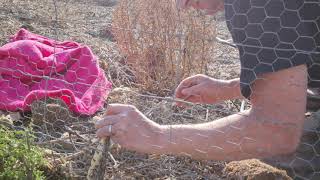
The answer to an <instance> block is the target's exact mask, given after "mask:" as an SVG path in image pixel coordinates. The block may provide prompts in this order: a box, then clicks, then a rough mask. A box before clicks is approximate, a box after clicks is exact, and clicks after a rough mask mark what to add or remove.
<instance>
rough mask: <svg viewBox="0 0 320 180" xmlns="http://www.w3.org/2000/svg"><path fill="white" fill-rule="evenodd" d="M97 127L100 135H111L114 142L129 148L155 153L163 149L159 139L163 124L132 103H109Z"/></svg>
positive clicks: (102, 136)
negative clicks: (152, 119)
mask: <svg viewBox="0 0 320 180" xmlns="http://www.w3.org/2000/svg"><path fill="white" fill-rule="evenodd" d="M96 128H97V129H98V130H97V136H98V137H100V138H104V137H110V138H111V139H112V141H113V142H115V143H117V144H119V145H120V146H121V147H124V148H126V149H129V150H134V151H137V152H143V153H154V152H157V150H159V149H161V144H160V142H159V141H158V137H159V135H160V134H161V131H162V129H161V126H160V125H159V124H157V123H155V122H153V121H151V120H150V119H148V118H147V117H146V116H144V115H143V114H142V113H141V112H140V111H139V110H138V109H137V108H136V107H134V106H131V105H123V104H110V105H108V108H107V111H106V114H105V116H104V118H103V119H101V120H99V121H97V123H96Z"/></svg>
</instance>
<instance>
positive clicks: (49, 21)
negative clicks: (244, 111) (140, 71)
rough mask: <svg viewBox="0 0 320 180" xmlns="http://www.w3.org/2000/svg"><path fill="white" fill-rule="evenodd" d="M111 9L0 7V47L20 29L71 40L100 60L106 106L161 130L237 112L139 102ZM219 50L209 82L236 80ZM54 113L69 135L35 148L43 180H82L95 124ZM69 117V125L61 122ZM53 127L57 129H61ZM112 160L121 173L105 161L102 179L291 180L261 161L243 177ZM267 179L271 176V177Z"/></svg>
mask: <svg viewBox="0 0 320 180" xmlns="http://www.w3.org/2000/svg"><path fill="white" fill-rule="evenodd" d="M114 2H115V1H112V2H111V1H103V0H90V1H86V0H56V1H50V0H26V1H20V0H0V29H1V30H0V45H3V44H5V43H6V42H7V41H8V37H9V36H10V35H13V34H15V33H16V32H17V31H18V30H19V29H20V28H21V27H23V28H26V29H28V30H30V31H32V32H34V33H37V34H41V35H44V36H47V37H50V38H54V39H58V40H61V41H63V40H74V41H77V42H80V43H84V44H87V45H88V46H89V47H90V48H92V50H93V51H94V53H95V54H96V55H97V56H98V57H99V61H100V65H101V67H102V68H104V70H105V71H106V74H107V77H108V79H109V80H111V81H112V83H113V84H114V89H115V90H114V91H113V92H112V93H111V94H110V98H109V102H110V103H129V104H133V105H135V106H137V108H138V109H139V110H141V111H142V112H143V113H144V114H145V115H146V116H147V117H149V118H150V119H152V120H154V121H156V122H158V123H160V124H189V123H202V122H208V121H212V120H215V119H217V118H219V117H224V116H227V115H230V114H232V113H234V112H237V111H238V109H239V104H240V103H239V102H238V101H235V102H229V101H228V102H225V103H221V104H217V105H212V106H206V105H201V106H200V105H196V106H194V107H192V108H191V109H189V110H181V109H177V108H174V107H173V106H172V102H170V101H166V100H161V99H159V98H150V97H146V96H141V94H145V95H155V94H150V93H148V92H141V91H139V90H138V89H137V88H135V86H134V83H133V82H132V81H131V79H130V75H128V74H127V72H126V68H128V67H126V66H125V65H123V64H122V63H121V62H120V61H121V59H122V56H121V55H120V54H119V52H118V50H117V47H116V42H115V41H114V39H113V36H112V32H111V23H112V19H111V18H112V12H113V10H114V7H115V6H114V5H115V4H116V3H114ZM217 19H218V22H219V24H218V26H217V28H218V30H217V32H218V36H219V37H221V38H222V39H230V35H229V33H228V31H227V29H226V25H225V23H224V21H223V15H218V16H217ZM57 20H58V21H57ZM216 46H217V47H216V52H215V54H213V56H214V57H215V58H214V59H215V61H214V62H211V64H210V65H209V74H208V75H210V76H212V77H214V78H222V79H231V78H235V77H238V75H239V67H240V65H239V61H238V52H237V50H236V49H235V48H233V47H230V46H226V45H223V44H219V43H217V44H216ZM55 104H59V103H57V102H54V101H50V102H45V103H42V104H41V102H40V103H38V104H35V105H34V106H33V113H32V114H30V113H24V114H22V115H21V117H19V118H18V119H19V120H20V121H26V120H27V119H29V120H30V118H31V119H32V118H33V119H38V122H39V121H40V122H41V120H42V119H41V118H43V117H38V116H37V114H38V115H39V114H40V115H41V113H42V111H41V110H39V109H43V108H39V107H45V109H51V111H55V110H54V109H55V108H56V105H55ZM59 107H60V106H59ZM62 107H63V106H62ZM52 109H53V110H52ZM55 112H59V113H58V114H57V113H54V114H53V115H52V116H54V117H56V115H58V116H61V118H62V119H66V122H64V125H66V126H67V127H69V128H70V129H71V131H72V133H73V134H72V133H71V134H72V135H70V132H69V134H68V133H67V132H66V130H65V129H60V130H59V131H57V130H56V129H54V132H55V133H56V134H55V135H53V134H51V135H52V136H54V137H56V139H46V138H43V139H42V140H41V142H39V145H40V146H42V147H44V148H46V150H47V151H48V152H49V153H48V159H50V161H51V163H52V167H51V169H50V171H49V172H48V173H47V177H48V179H61V178H62V177H69V178H71V179H85V176H86V172H87V171H88V167H89V165H90V161H91V158H92V155H93V153H94V150H95V147H96V145H97V139H96V138H95V134H94V127H93V123H92V119H91V118H87V117H86V118H83V117H74V116H72V115H71V114H68V112H66V111H64V110H61V109H60V110H59V111H55ZM66 114H67V116H68V117H66ZM98 115H99V113H98ZM50 116H51V115H50V114H47V116H46V117H44V118H45V121H50V120H49V119H50ZM37 125H38V127H40V129H38V131H39V132H41V133H42V134H45V132H44V131H42V130H41V126H42V124H41V123H40V124H37ZM53 126H54V125H53ZM56 126H59V124H58V125H56ZM70 129H69V130H70ZM71 136H72V138H73V140H74V143H72V142H70V141H69V139H72V138H70V137H71ZM112 154H113V156H114V158H115V159H116V160H117V161H118V163H119V165H118V166H117V167H114V166H113V161H111V160H108V162H107V163H108V164H107V172H106V177H105V179H223V178H224V179H237V178H235V176H231V175H230V174H232V173H234V171H238V170H239V169H240V170H239V171H238V172H237V173H235V174H237V177H238V178H239V177H240V179H241V177H242V176H241V174H245V175H243V177H251V176H250V175H248V174H250V173H251V174H252V176H254V175H255V174H259V175H261V173H257V171H261V169H266V171H268V173H266V174H267V177H269V178H267V179H278V175H279V176H280V175H281V176H282V177H284V178H283V179H289V178H288V177H286V176H285V173H284V172H282V171H281V172H280V171H278V170H277V169H274V168H272V167H269V166H268V167H266V166H265V165H264V164H261V163H260V162H258V161H253V162H252V163H253V164H254V166H255V167H260V169H259V168H254V167H251V166H249V167H250V168H249V169H248V167H247V166H245V165H243V166H242V165H240V167H243V169H242V168H239V167H238V166H236V165H235V164H231V165H228V166H227V168H226V169H225V170H223V169H224V168H225V167H226V163H225V162H216V161H196V160H192V159H191V158H188V157H175V156H167V155H162V156H154V155H146V154H138V153H135V152H130V151H127V150H123V149H121V150H118V149H115V150H114V151H113V152H112ZM245 163H246V164H248V163H247V162H245ZM235 169H238V170H235ZM257 169H258V170H257ZM249 170H250V171H249ZM228 171H230V173H228ZM262 171H263V170H262ZM54 172H55V173H57V174H55V173H54ZM239 173H240V174H239ZM270 173H271V174H272V173H274V174H276V175H275V176H269V175H270ZM61 174H63V175H61ZM268 174H269V175H268ZM262 176H264V175H262ZM231 177H232V178H231ZM259 177H260V176H259ZM244 179H259V178H244Z"/></svg>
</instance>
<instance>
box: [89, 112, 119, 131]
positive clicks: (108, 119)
mask: <svg viewBox="0 0 320 180" xmlns="http://www.w3.org/2000/svg"><path fill="white" fill-rule="evenodd" d="M120 116H121V115H109V116H105V117H104V118H102V119H100V120H99V121H97V122H96V123H95V127H96V128H97V129H99V128H102V127H104V126H108V125H114V124H116V123H117V122H119V121H120V118H121V117H120Z"/></svg>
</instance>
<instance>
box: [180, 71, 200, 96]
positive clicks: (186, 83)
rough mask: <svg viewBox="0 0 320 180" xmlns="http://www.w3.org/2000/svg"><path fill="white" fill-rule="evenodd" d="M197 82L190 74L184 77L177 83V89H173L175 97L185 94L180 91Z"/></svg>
mask: <svg viewBox="0 0 320 180" xmlns="http://www.w3.org/2000/svg"><path fill="white" fill-rule="evenodd" d="M196 83H197V79H196V78H195V77H194V76H192V77H188V78H186V79H184V80H183V81H181V83H180V84H179V85H178V87H177V89H176V90H175V97H176V98H183V97H184V96H185V95H184V94H183V93H182V91H183V90H184V89H186V88H189V87H191V86H193V85H195V84H196Z"/></svg>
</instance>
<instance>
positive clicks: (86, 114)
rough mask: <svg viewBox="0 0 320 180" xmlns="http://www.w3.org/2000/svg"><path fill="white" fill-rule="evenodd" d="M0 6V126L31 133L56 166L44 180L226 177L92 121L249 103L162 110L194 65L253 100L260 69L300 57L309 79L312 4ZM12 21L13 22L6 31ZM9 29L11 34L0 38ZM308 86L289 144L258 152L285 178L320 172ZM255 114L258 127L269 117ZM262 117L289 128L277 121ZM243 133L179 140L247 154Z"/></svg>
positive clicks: (318, 23) (315, 47) (214, 111)
mask: <svg viewBox="0 0 320 180" xmlns="http://www.w3.org/2000/svg"><path fill="white" fill-rule="evenodd" d="M0 2H1V3H2V5H1V6H0V9H1V12H0V21H1V23H2V24H3V25H2V26H3V28H2V29H3V32H1V33H2V34H1V36H3V37H1V41H0V42H1V45H3V46H2V48H1V49H0V59H1V61H2V62H1V61H0V63H1V64H0V69H1V71H0V73H1V81H0V82H1V90H0V94H1V98H0V99H1V103H0V107H1V110H2V111H1V113H2V117H1V124H3V125H5V126H6V127H9V128H11V129H14V130H25V129H28V128H31V129H32V130H31V132H30V134H32V135H34V136H35V142H34V144H35V145H37V146H39V147H42V148H43V151H45V152H46V158H47V159H48V160H49V161H50V163H51V164H52V167H53V168H52V169H54V171H55V172H58V171H59V172H60V171H61V172H63V173H62V174H64V175H62V174H59V175H57V174H54V173H53V171H52V172H51V173H52V174H50V173H49V175H48V176H47V177H48V178H49V179H50V178H51V179H57V178H58V179H59V178H61V179H64V178H66V177H71V178H74V179H77V178H78V179H85V178H91V179H101V178H105V179H111V178H113V179H133V178H138V179H144V178H145V179H155V178H159V179H170V178H173V179H197V178H198V179H222V178H228V177H224V176H223V174H222V169H223V168H224V167H225V163H224V162H221V161H209V160H207V161H197V160H193V159H192V156H191V159H190V157H189V156H190V155H188V153H186V152H181V154H185V155H187V156H170V155H162V156H157V155H145V154H139V153H135V152H132V151H129V150H125V149H121V148H119V146H116V145H115V146H113V147H112V148H110V147H108V143H107V142H105V141H100V140H99V139H98V138H97V137H96V135H95V132H96V129H95V127H94V123H95V121H96V120H97V119H101V118H102V117H103V114H104V112H105V110H106V108H107V106H108V103H124V104H133V105H135V106H136V107H137V108H138V109H139V110H141V111H142V112H143V113H144V114H145V115H146V116H147V117H148V118H150V119H151V120H153V121H155V122H157V123H159V124H167V125H171V124H172V125H173V124H196V123H204V122H211V121H214V120H217V119H218V118H222V117H227V116H229V115H231V114H235V113H238V114H240V115H244V116H245V113H241V112H240V113H239V111H245V110H246V109H247V110H248V109H250V106H251V105H250V102H249V101H244V100H226V101H224V102H223V103H218V104H214V105H208V104H206V105H201V104H194V103H188V105H189V106H190V107H188V108H185V109H181V108H178V107H175V106H173V105H172V103H173V102H176V101H181V102H182V101H183V102H185V100H183V99H182V100H181V99H179V100H178V99H176V98H175V97H174V95H173V94H174V89H175V88H176V87H177V85H178V84H179V83H180V81H181V80H183V79H184V78H186V77H188V76H191V75H194V74H196V73H201V74H206V75H210V76H213V77H215V78H221V79H232V78H237V77H240V82H241V83H240V86H241V91H242V94H243V95H244V96H250V95H251V96H253V95H254V94H259V92H254V91H253V90H254V89H252V87H251V85H252V84H253V82H254V81H258V80H259V81H261V80H262V81H264V79H261V78H259V77H261V74H264V73H267V72H275V71H278V70H281V69H285V68H289V67H293V66H296V65H299V64H303V63H306V64H307V65H308V73H309V75H308V78H309V85H311V86H314V87H317V86H318V82H319V81H318V79H319V73H318V71H319V69H320V64H319V60H320V57H319V54H320V53H319V50H320V32H319V31H320V15H319V12H320V11H319V9H320V7H319V1H317V0H315V1H284V0H262V1H255V0H226V1H225V14H218V15H215V16H207V15H205V14H204V13H203V12H200V11H195V10H189V11H185V10H179V9H177V7H176V5H175V3H174V2H171V1H170V2H166V1H148V2H146V1H142V0H130V1H129V0H122V1H119V2H117V1H107V0H106V1H103V0H92V1H71V0H52V1H49V0H48V1H37V0H29V1H15V0H11V1H9V0H2V1H0ZM225 22H226V23H225ZM19 28H24V29H23V30H20V31H19V32H18V33H16V31H17V30H18V29H19ZM227 29H228V30H229V31H230V33H231V34H230V33H229V32H228V30H227ZM30 32H32V33H30ZM33 33H34V34H33ZM13 34H16V35H15V36H13V37H11V39H10V42H9V41H7V40H5V39H6V38H7V37H9V35H13ZM36 34H40V35H41V36H38V35H36ZM232 39H233V41H232ZM67 40H68V41H67ZM69 40H70V41H69ZM71 40H72V41H71ZM74 41H75V42H74ZM80 43H81V44H80ZM237 48H239V51H238V49H237ZM239 57H240V60H241V64H239V63H240V61H239ZM240 65H241V67H240ZM240 70H241V72H240ZM257 79H258V80H257ZM108 81H110V82H111V83H112V86H113V87H112V90H111V85H110V84H109V82H108ZM310 92H311V91H310ZM312 93H313V94H311V93H310V95H309V96H308V97H309V98H308V100H310V101H308V105H309V107H308V109H307V113H306V119H307V120H306V123H305V128H304V132H303V135H302V137H301V142H300V145H299V147H298V148H297V151H296V152H294V153H291V154H288V155H281V156H279V157H275V158H272V159H270V158H269V159H266V160H265V161H266V162H268V163H270V164H272V165H274V166H277V167H280V168H282V169H285V170H286V171H287V173H288V174H289V175H290V176H291V177H292V178H294V179H317V178H319V176H320V174H319V170H318V168H319V167H320V166H319V159H320V154H319V153H320V152H319V145H320V141H319V139H318V137H319V132H318V125H319V123H318V121H319V117H318V116H319V113H318V112H317V111H316V110H317V109H316V108H315V106H316V105H317V101H319V98H318V97H317V96H316V95H314V94H317V92H316V90H315V91H314V92H312ZM107 97H108V98H107ZM292 98H294V97H292ZM107 99H108V101H107ZM312 103H314V104H312ZM277 111H278V109H275V110H274V113H277ZM288 113H289V114H290V112H288ZM261 118H262V120H261ZM261 118H260V119H259V120H261V121H259V122H261V124H260V125H259V124H258V125H257V127H260V126H261V127H263V126H264V125H265V124H266V121H268V120H264V119H263V117H261ZM267 123H270V122H267ZM271 123H272V124H273V123H274V124H278V125H279V126H280V127H282V128H289V126H288V125H287V124H286V123H284V124H281V121H280V123H279V121H275V120H272V121H271ZM246 129H247V128H246V127H242V126H237V124H230V127H229V128H228V130H229V131H237V132H239V133H238V135H239V136H241V135H243V137H229V136H228V131H226V132H217V133H222V134H224V135H223V137H224V138H225V143H222V145H219V144H216V143H214V139H215V138H214V137H212V138H213V139H212V141H211V140H210V139H208V138H211V137H209V136H208V135H206V134H205V133H204V134H201V133H197V134H190V135H187V136H186V137H184V139H185V141H188V142H189V143H190V144H194V149H195V150H196V151H198V153H199V154H211V153H213V152H216V153H217V154H220V155H223V156H225V158H221V159H224V160H228V161H229V160H233V159H232V157H230V158H229V157H228V156H229V155H230V156H231V153H230V154H223V151H224V149H225V148H227V146H234V147H237V148H236V149H237V152H238V153H239V154H248V157H254V156H253V155H250V152H247V150H246V149H245V144H246V143H254V142H256V141H257V140H256V139H257V137H248V136H246V132H245V131H246ZM259 130H260V129H259ZM136 133H139V132H136ZM275 133H276V132H275ZM270 135H271V134H270ZM195 136H201V137H203V138H204V139H205V138H207V139H208V140H207V144H205V146H200V147H199V144H198V143H197V142H194V141H193V140H192V139H193V137H195ZM275 136H276V135H275ZM270 138H272V137H270ZM170 142H171V139H170ZM226 144H228V145H226ZM281 146H283V147H281V148H285V147H286V146H290V144H287V142H283V144H282V145H281ZM262 147H264V148H265V149H257V150H256V151H257V152H258V153H257V154H259V153H260V154H261V153H265V154H270V152H268V151H269V149H268V144H267V145H263V146H262ZM99 150H100V151H99ZM218 151H219V152H218ZM100 156H102V158H101V157H100ZM92 159H93V160H92ZM98 161H102V162H101V163H97V162H98ZM90 168H91V169H90ZM92 168H94V169H92ZM239 178H240V177H239Z"/></svg>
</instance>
